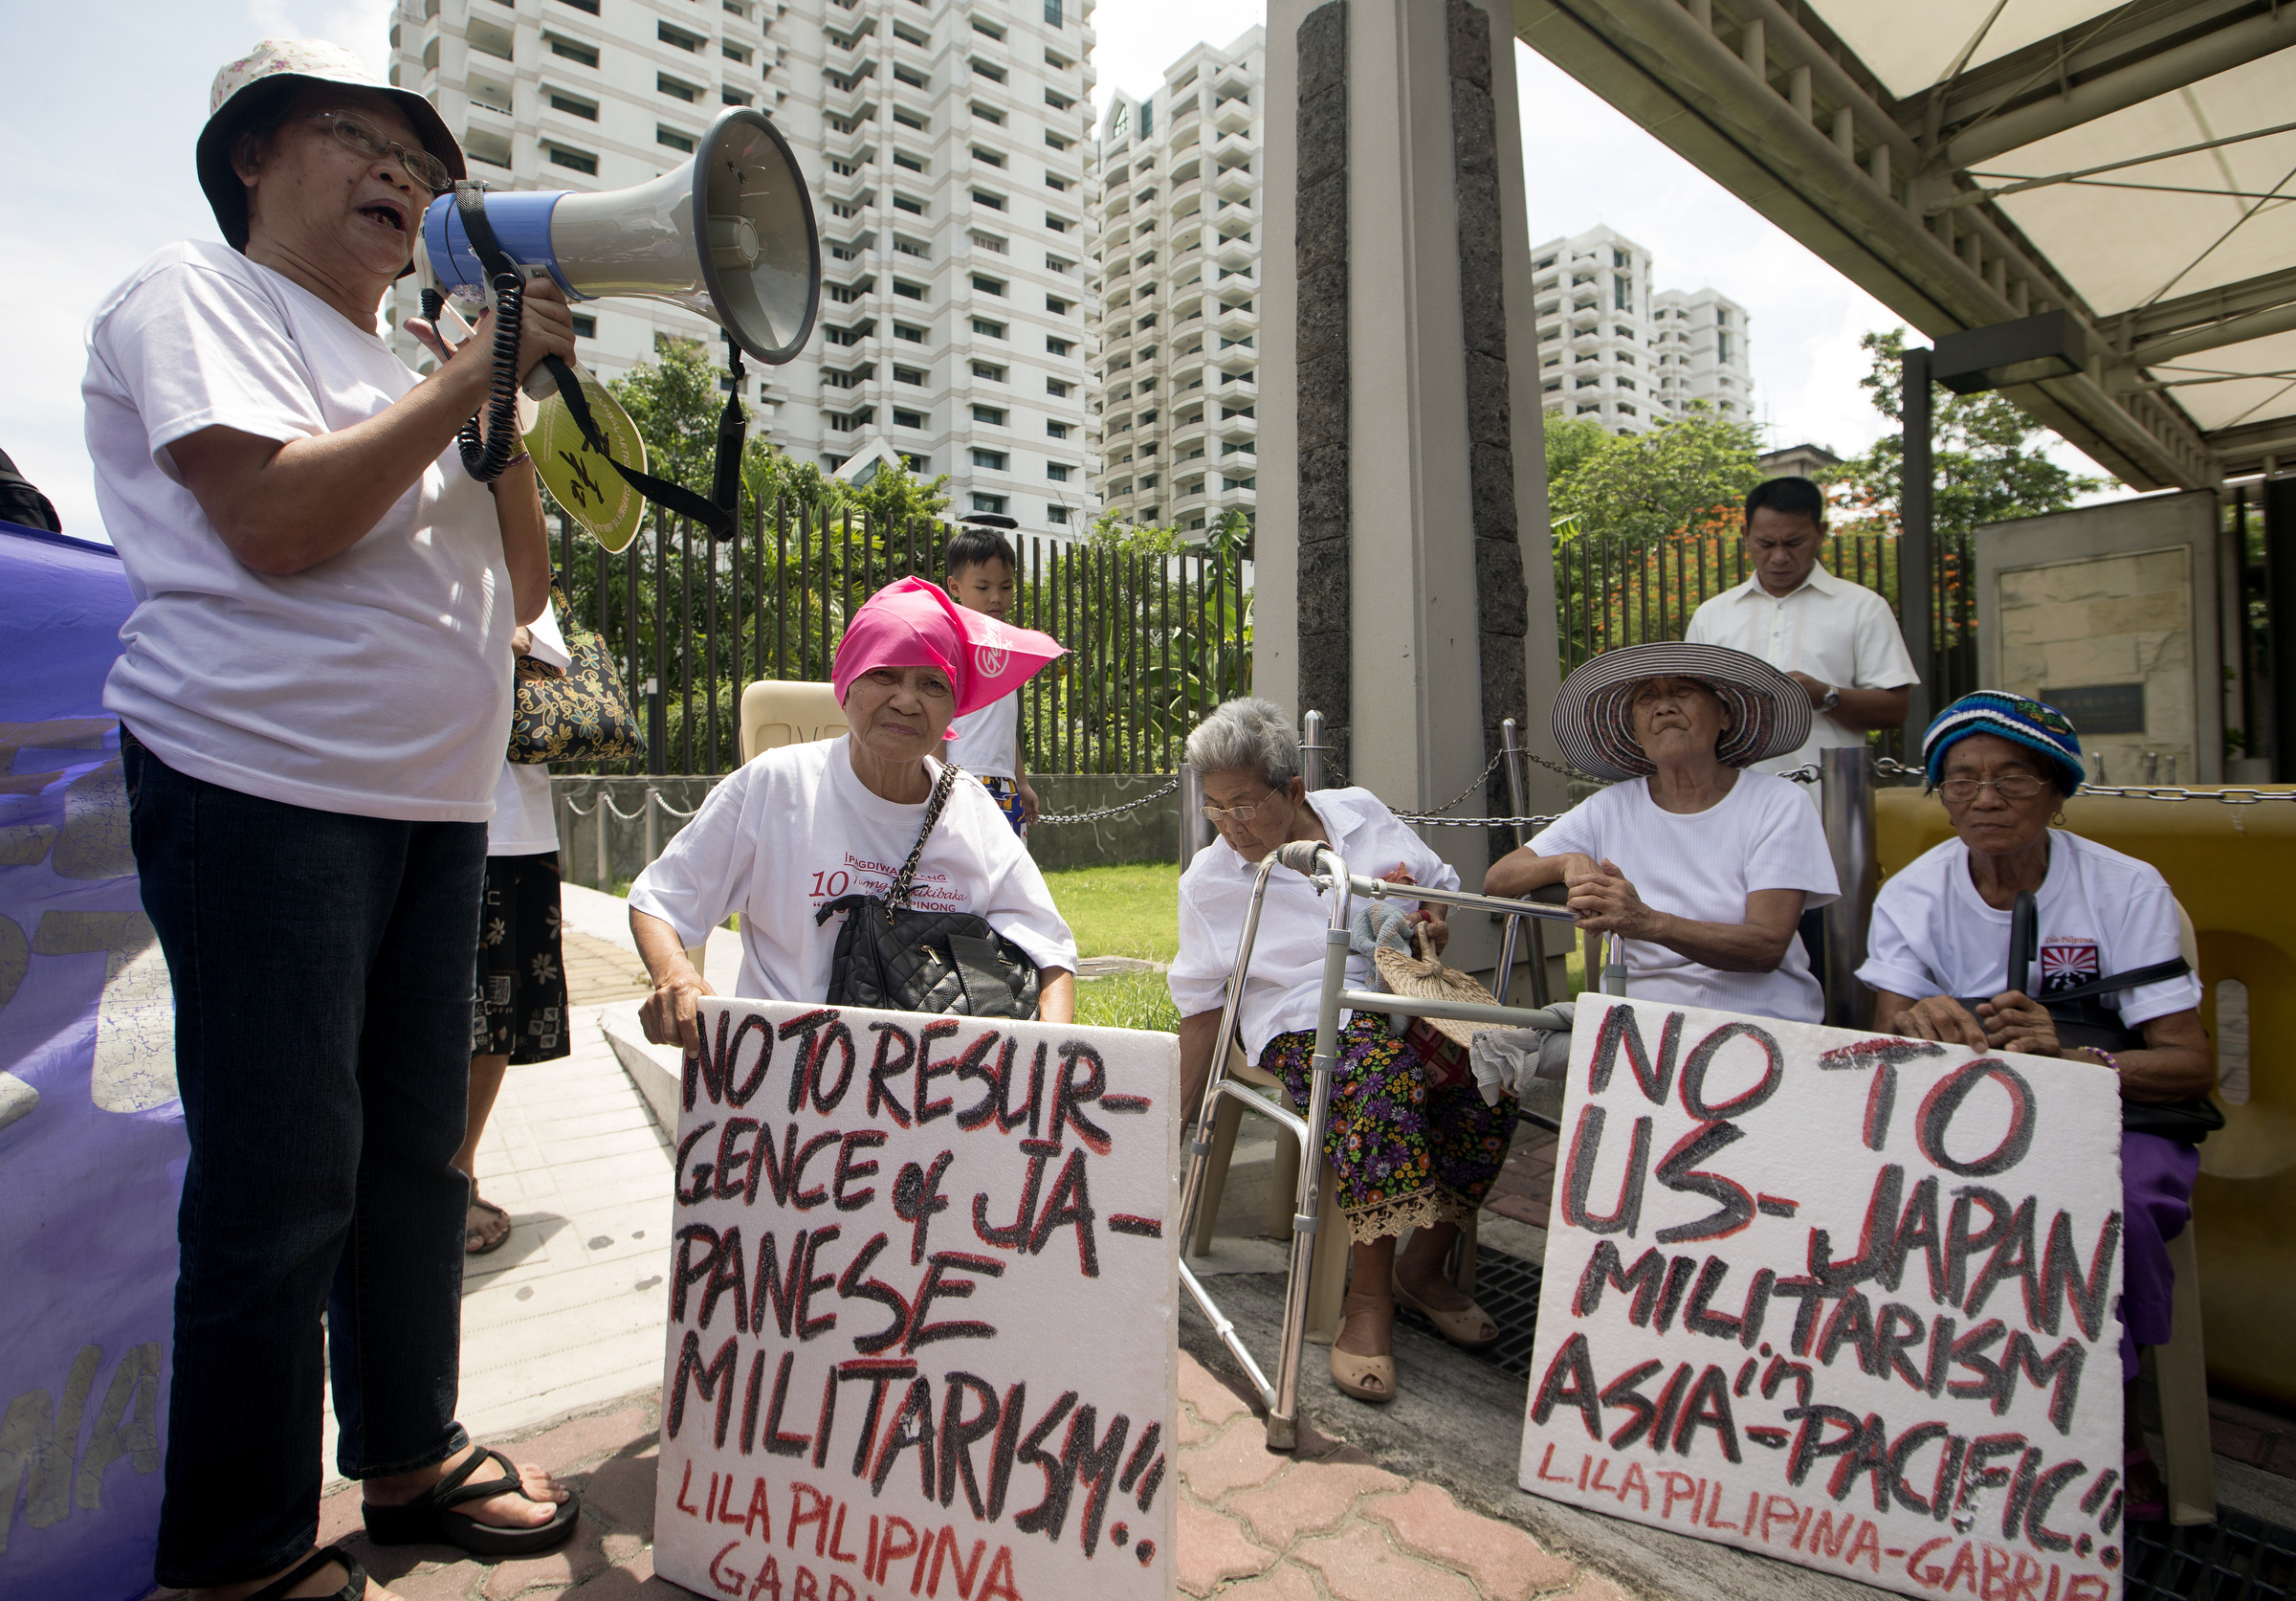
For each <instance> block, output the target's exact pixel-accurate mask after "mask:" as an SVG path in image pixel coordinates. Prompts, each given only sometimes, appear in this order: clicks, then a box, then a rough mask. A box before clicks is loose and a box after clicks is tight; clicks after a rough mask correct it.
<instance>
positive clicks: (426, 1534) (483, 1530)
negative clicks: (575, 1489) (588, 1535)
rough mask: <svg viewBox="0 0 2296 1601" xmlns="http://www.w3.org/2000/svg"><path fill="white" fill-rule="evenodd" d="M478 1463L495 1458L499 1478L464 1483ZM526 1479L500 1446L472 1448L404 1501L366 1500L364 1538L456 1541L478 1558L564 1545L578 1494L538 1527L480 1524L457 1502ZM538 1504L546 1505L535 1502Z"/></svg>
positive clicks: (577, 1511) (482, 1497)
mask: <svg viewBox="0 0 2296 1601" xmlns="http://www.w3.org/2000/svg"><path fill="white" fill-rule="evenodd" d="M481 1462H498V1463H500V1464H501V1466H502V1474H503V1477H501V1478H499V1479H486V1480H484V1481H482V1482H480V1483H476V1484H472V1483H468V1482H466V1480H468V1479H469V1478H470V1477H471V1475H472V1474H473V1473H474V1472H475V1471H476V1469H477V1467H478V1465H479V1464H480V1463H481ZM523 1487H524V1481H523V1480H522V1479H519V1470H518V1468H517V1467H516V1465H514V1464H513V1463H512V1461H511V1459H510V1458H509V1457H507V1456H503V1455H502V1453H500V1452H499V1451H486V1450H480V1451H474V1452H472V1453H471V1454H470V1456H466V1457H465V1458H463V1462H462V1465H461V1466H460V1467H458V1468H456V1469H454V1470H453V1472H452V1473H450V1474H448V1475H447V1476H446V1477H445V1478H444V1479H440V1480H439V1481H438V1482H437V1483H435V1484H433V1485H431V1488H429V1489H428V1490H425V1491H424V1492H423V1493H422V1494H421V1495H419V1496H417V1497H416V1498H415V1499H414V1500H412V1501H408V1502H407V1504H406V1505H404V1506H383V1505H380V1504H378V1503H377V1502H374V1501H367V1502H366V1503H365V1505H364V1511H365V1513H366V1537H367V1538H368V1539H369V1540H371V1541H373V1542H374V1543H375V1544H376V1545H458V1546H460V1547H461V1548H462V1549H464V1550H466V1551H468V1552H470V1553H471V1554H472V1555H473V1556H479V1557H523V1556H532V1555H534V1554H535V1553H536V1552H537V1551H547V1550H549V1549H550V1548H551V1547H552V1546H554V1545H563V1544H564V1543H565V1542H566V1540H567V1539H568V1538H569V1537H570V1536H571V1535H572V1534H573V1532H574V1523H575V1520H576V1519H577V1518H578V1517H580V1516H581V1513H582V1498H581V1497H580V1496H577V1495H573V1494H571V1493H569V1494H568V1496H567V1499H566V1500H565V1501H562V1502H560V1503H558V1504H557V1505H556V1507H554V1508H553V1516H552V1517H551V1519H550V1521H549V1522H548V1523H544V1524H542V1525H541V1527H539V1528H503V1527H500V1526H498V1525H497V1524H494V1523H479V1522H478V1521H477V1520H476V1519H475V1518H473V1517H471V1516H469V1515H468V1514H467V1513H460V1512H456V1511H454V1510H453V1509H454V1508H455V1507H457V1506H465V1505H468V1504H469V1503H470V1502H472V1501H486V1500H488V1499H489V1498H491V1497H494V1496H502V1495H513V1494H517V1493H519V1491H521V1490H522V1489H523ZM536 1504H538V1505H543V1504H547V1503H545V1502H537V1503H536Z"/></svg>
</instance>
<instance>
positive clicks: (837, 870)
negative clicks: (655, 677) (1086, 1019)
mask: <svg viewBox="0 0 2296 1601" xmlns="http://www.w3.org/2000/svg"><path fill="white" fill-rule="evenodd" d="M850 744H851V736H850V735H840V736H839V737H838V738H836V739H833V740H820V741H816V742H814V743H812V744H809V745H784V746H782V747H781V748H780V749H778V750H768V751H766V752H765V753H764V754H763V755H762V756H759V757H758V758H757V759H756V760H754V761H752V762H750V763H749V764H748V765H747V766H745V767H740V768H738V769H737V770H735V771H734V772H733V773H731V774H729V775H728V776H727V777H726V778H725V779H724V781H723V782H721V783H720V784H718V786H717V788H716V789H712V790H711V791H710V796H709V799H707V800H705V801H704V802H702V804H701V810H700V812H697V813H695V818H694V820H693V821H692V822H691V823H688V824H687V825H686V826H685V828H683V829H682V830H680V831H679V832H678V834H677V836H676V837H675V838H673V839H672V840H671V841H670V848H669V849H668V850H666V851H664V852H663V853H662V854H661V856H659V857H658V858H657V859H656V860H655V861H654V862H653V863H652V865H651V866H649V867H648V868H647V869H646V871H645V872H643V873H641V874H639V875H638V880H637V882H636V883H634V884H632V885H630V887H629V903H630V905H631V906H632V907H633V908H634V909H636V910H638V911H641V912H646V913H649V914H650V915H651V916H653V917H658V918H660V919H661V920H662V921H663V922H665V923H669V924H670V926H671V927H673V928H674V929H675V930H676V931H677V937H678V939H679V940H680V941H681V942H682V943H683V944H684V945H687V946H688V947H689V948H691V947H693V946H695V945H700V944H701V943H702V941H703V940H704V939H705V938H706V937H707V936H708V934H709V931H710V929H711V928H713V927H714V926H716V925H717V923H722V922H724V921H725V917H726V914H727V913H729V912H740V914H741V977H740V993H741V994H743V995H747V996H751V997H753V998H756V999H759V1000H769V1001H819V1000H822V999H823V998H825V997H826V996H827V995H828V992H829V967H830V959H831V958H832V957H833V956H834V955H835V953H836V948H837V930H838V927H839V925H840V923H841V922H842V921H843V920H842V919H841V918H831V919H830V920H829V921H828V923H824V924H822V925H821V926H819V927H816V926H815V925H814V923H813V913H814V911H815V909H816V908H818V907H819V906H820V905H821V903H822V902H823V901H834V900H836V899H837V898H838V897H839V896H843V895H879V896H881V895H883V894H884V893H885V892H886V891H887V890H888V889H889V888H891V887H892V884H893V876H894V874H895V873H898V872H899V871H900V869H901V863H903V862H904V861H906V860H908V859H909V851H910V847H912V846H914V845H915V844H916V831H917V830H918V828H920V827H921V826H922V825H923V823H924V820H925V807H924V803H923V802H921V801H920V802H918V803H917V804H916V805H915V806H896V805H895V804H894V803H893V802H892V801H889V800H886V799H884V798H883V797H881V796H879V795H876V794H873V793H872V792H871V790H870V789H868V788H867V787H866V786H865V785H863V784H862V782H861V780H860V779H859V778H858V777H856V776H855V775H854V772H853V767H852V760H851V757H850V755H849V754H848V750H849V747H850ZM927 765H928V767H929V768H930V770H932V771H933V772H935V773H938V771H939V768H940V764H939V763H938V762H931V763H928V764H927ZM911 904H913V905H915V906H916V907H918V908H920V909H923V910H929V911H936V912H972V913H975V914H977V915H979V916H981V917H984V918H986V919H987V920H988V923H989V926H990V927H992V928H994V929H995V930H996V931H997V932H998V933H1000V934H1002V935H1004V937H1005V938H1006V939H1008V940H1010V941H1012V943H1013V944H1015V945H1019V946H1020V947H1021V948H1022V949H1023V950H1025V951H1027V953H1028V957H1029V960H1031V961H1033V962H1034V963H1035V964H1036V965H1037V966H1038V967H1066V968H1068V969H1069V970H1070V971H1071V972H1073V971H1074V970H1075V967H1076V940H1075V937H1074V936H1073V935H1072V934H1071V933H1070V932H1069V925H1068V923H1066V922H1064V921H1063V920H1062V918H1061V915H1060V911H1059V908H1057V907H1056V906H1054V905H1053V904H1052V895H1051V892H1050V891H1049V890H1048V889H1047V888H1046V887H1045V878H1044V875H1043V874H1042V873H1039V872H1038V871H1037V868H1036V863H1035V862H1033V861H1031V860H1030V859H1029V857H1028V853H1027V850H1026V849H1024V848H1023V847H1022V845H1021V842H1020V840H1019V838H1018V837H1017V836H1015V835H1014V834H1013V832H1012V825H1011V824H1010V823H1007V822H1006V821H1005V820H1004V813H1003V812H999V811H998V810H997V803H996V802H995V801H993V800H991V799H990V798H989V794H988V791H987V790H986V789H982V788H981V786H980V785H978V784H966V783H960V784H958V786H957V787H956V789H955V790H954V791H953V792H952V793H951V794H950V796H949V804H948V807H947V809H946V810H945V811H943V812H941V814H940V823H939V825H938V827H937V828H935V829H934V831H933V834H932V837H931V838H930V839H928V840H927V841H926V844H925V854H924V856H923V859H922V860H920V861H919V862H918V864H917V870H916V891H915V894H914V895H913V896H912V898H911Z"/></svg>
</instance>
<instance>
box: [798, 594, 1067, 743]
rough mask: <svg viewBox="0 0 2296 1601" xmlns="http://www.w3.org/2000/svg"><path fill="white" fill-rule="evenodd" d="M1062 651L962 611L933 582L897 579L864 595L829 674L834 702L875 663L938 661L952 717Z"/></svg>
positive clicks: (1048, 640) (1047, 638)
mask: <svg viewBox="0 0 2296 1601" xmlns="http://www.w3.org/2000/svg"><path fill="white" fill-rule="evenodd" d="M1067 654H1068V648H1067V647H1066V646H1064V645H1062V644H1061V642H1060V641H1059V640H1057V639H1055V638H1053V637H1052V636H1051V635H1050V634H1039V633H1037V632H1036V630H1034V629H1031V628H1014V627H1013V626H1012V625H1011V624H1009V623H1001V622H999V621H997V619H996V618H994V617H992V616H990V615H988V614H987V613H986V612H984V611H966V610H965V609H964V608H963V607H961V606H959V605H958V604H957V603H956V602H955V601H953V600H951V599H950V598H949V595H948V591H947V590H945V589H942V588H941V587H940V586H939V585H938V584H935V583H931V582H929V581H927V580H925V579H922V578H904V579H902V580H901V581H900V582H899V583H897V584H889V585H887V586H886V587H885V588H884V589H879V590H878V591H877V592H876V593H875V594H873V595H872V596H870V597H869V599H868V601H867V602H866V603H864V604H863V606H862V608H861V610H860V611H856V612H854V613H853V617H852V621H850V623H848V624H846V626H845V639H844V641H843V642H842V643H841V644H839V645H838V647H837V664H836V666H835V668H834V669H833V670H832V671H831V673H830V675H829V681H830V682H831V683H832V684H833V685H834V686H835V687H836V690H837V703H838V704H839V705H843V704H844V703H845V697H846V692H847V691H848V690H850V688H851V687H852V683H853V680H854V679H855V678H859V677H860V676H861V675H862V674H864V673H868V672H872V671H874V670H875V669H877V668H879V667H938V668H939V669H940V670H941V671H942V672H944V673H946V674H948V676H949V686H950V688H952V689H953V690H955V691H956V694H957V715H958V716H959V717H962V716H964V715H965V713H967V712H975V711H979V710H980V709H981V708H982V706H985V705H987V704H989V702H991V701H993V700H1001V699H1003V698H1004V696H1006V695H1009V694H1011V693H1012V692H1013V691H1014V690H1016V689H1018V688H1020V687H1021V685H1023V684H1025V683H1027V681H1028V680H1029V678H1032V677H1033V676H1035V674H1036V671H1037V669H1039V668H1041V667H1043V666H1044V665H1045V664H1046V663H1047V662H1049V661H1053V660H1056V659H1058V658H1059V657H1061V656H1066V655H1067Z"/></svg>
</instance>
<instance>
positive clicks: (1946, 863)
mask: <svg viewBox="0 0 2296 1601" xmlns="http://www.w3.org/2000/svg"><path fill="white" fill-rule="evenodd" d="M2035 899H2036V900H2037V901H2039V906H2038V910H2039V911H2040V914H2041V955H2040V957H2039V959H2038V960H2037V961H2036V962H2035V963H2034V964H2033V967H2032V969H2031V974H2030V976H2029V978H2028V980H2027V982H2028V983H2031V984H2037V985H2039V986H2040V993H2041V994H2042V995H2044V996H2045V995H2046V994H2048V993H2049V991H2051V990H2068V989H2071V988H2072V987H2073V986H2074V985H2077V984H2086V983H2087V982H2088V981H2089V980H2090V979H2092V978H2103V977H2105V976H2106V975H2107V974H2108V973H2125V972H2128V971H2129V970H2130V969H2131V968H2134V967H2151V966H2152V964H2153V963H2155V962H2167V961H2171V960H2173V959H2175V957H2176V956H2178V955H2180V954H2182V952H2181V949H2180V947H2179V944H2178V940H2177V924H2176V899H2175V895H2174V894H2172V893H2171V891H2170V889H2169V881H2168V880H2167V879H2166V878H2162V877H2161V876H2160V873H2159V871H2158V870H2157V869H2156V868H2154V867H2153V866H2152V864H2151V863H2149V862H2142V861H2138V860H2137V859H2136V858H2135V857H2134V856H2123V855H2121V853H2120V852H2118V851H2115V850H2111V849H2109V848H2108V847H2107V846H2103V845H2100V844H2098V843H2097V842H2096V841H2095V840H2093V839H2084V838H2082V837H2081V836H2080V835H2079V834H2067V833H2065V832H2064V830H2063V829H2051V830H2050V831H2049V871H2048V876H2047V877H2046V878H2043V879H2042V885H2041V893H2040V894H2039V896H2037V897H2036V898H2035ZM2009 918H2010V914H2009V912H2008V911H2006V910H2002V911H1996V910H1995V909H1994V908H1993V907H1991V906H1988V905H1987V904H1985V902H1984V901H1983V900H1982V899H1980V898H1979V896H1978V895H1977V886H1976V883H1975V882H1973V881H1972V880H1971V878H1970V876H1969V847H1968V846H1966V845H1964V844H1962V843H1961V841H1960V840H1958V839H1949V840H1947V841H1946V842H1945V843H1944V844H1942V845H1936V846H1932V847H1931V848H1930V849H1929V850H1927V851H1924V852H1922V854H1921V855H1920V856H1915V857H1914V858H1913V860H1912V861H1911V862H1910V863H1908V864H1907V866H1906V867H1905V869H1904V870H1903V871H1902V872H1899V873H1895V874H1892V875H1891V876H1890V877H1889V878H1888V879H1887V880H1885V881H1884V882H1883V884H1882V888H1881V893H1880V894H1879V895H1877V896H1875V897H1874V901H1873V928H1872V931H1871V933H1869V934H1868V935H1867V936H1866V940H1865V949H1866V957H1865V966H1864V967H1860V968H1859V969H1858V977H1859V979H1860V980H1862V981H1863V982H1864V983H1865V985H1866V987H1867V988H1869V989H1873V990H1888V991H1889V992H1890V993H1891V994H1893V995H1906V996H1910V997H1911V998H1912V999H1914V1000H1926V999H1928V998H1929V997H1930V996H1932V995H1940V994H1942V995H1952V996H1954V997H1956V998H1960V999H1975V1000H1990V999H1992V998H1993V997H1994V996H1996V995H1998V994H1999V993H2000V992H2001V991H2002V990H2006V989H2007V988H2008V987H2009ZM2097 998H2098V1000H2099V1001H2100V1002H2101V1003H2102V1004H2104V1005H2105V1006H2108V1007H2111V1008H2113V1009H2115V1010H2116V1011H2118V1012H2120V1014H2121V1020H2122V1021H2123V1022H2125V1023H2127V1024H2128V1025H2129V1026H2130V1027H2131V1028H2134V1027H2135V1026H2136V1025H2137V1024H2139V1023H2143V1022H2148V1021H2150V1020H2151V1019H2152V1018H2154V1017H2165V1016H2167V1015H2168V1014H2169V1013H2170V1012H2189V1011H2191V1010H2192V1009H2194V1008H2196V1007H2197V1006H2198V1005H2199V1004H2200V980H2199V979H2198V978H2197V977H2196V976H2194V975H2193V974H2190V973H2187V974H2185V975H2184V976H2183V977H2181V978H2171V979H2163V980H2162V981H2161V982H2160V983H2158V984H2147V985H2143V986H2141V987H2140V988H2138V989H2135V990H2120V991H2117V992H2115V993H2112V994H2108V995H2101V996H2099V997H2097Z"/></svg>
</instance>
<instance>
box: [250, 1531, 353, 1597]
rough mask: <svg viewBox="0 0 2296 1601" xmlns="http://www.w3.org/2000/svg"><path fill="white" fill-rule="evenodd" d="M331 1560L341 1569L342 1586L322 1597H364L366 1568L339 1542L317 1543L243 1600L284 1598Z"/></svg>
mask: <svg viewBox="0 0 2296 1601" xmlns="http://www.w3.org/2000/svg"><path fill="white" fill-rule="evenodd" d="M329 1563H333V1564H335V1565H336V1566H337V1567H338V1568H342V1571H343V1575H344V1576H343V1581H342V1589H341V1590H337V1591H335V1593H334V1594H332V1595H329V1596H325V1597H323V1598H322V1601H364V1597H365V1595H366V1569H365V1568H362V1567H360V1566H359V1565H358V1563H356V1562H354V1561H352V1560H351V1554H350V1552H348V1551H346V1550H344V1549H343V1548H342V1546H341V1545H321V1546H320V1548H319V1549H318V1550H316V1551H313V1552H312V1553H311V1554H310V1555H309V1556H307V1557H305V1558H304V1559H303V1560H302V1562H301V1563H300V1564H299V1565H298V1567H296V1568H294V1570H293V1571H291V1572H289V1573H288V1574H287V1575H286V1576H285V1577H283V1578H277V1579H274V1580H273V1581H272V1582H271V1583H269V1584H267V1585H265V1586H264V1587H263V1588H262V1589H261V1590H257V1591H255V1593H254V1594H253V1595H251V1596H249V1597H248V1598H247V1601H287V1592H288V1591H289V1590H293V1589H294V1588H295V1587H296V1586H297V1585H299V1584H301V1583H302V1582H303V1581H304V1580H305V1579H308V1578H309V1577H310V1576H311V1575H312V1574H314V1573H316V1572H318V1571H319V1570H320V1568H324V1567H326V1566H327V1564H329Z"/></svg>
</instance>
